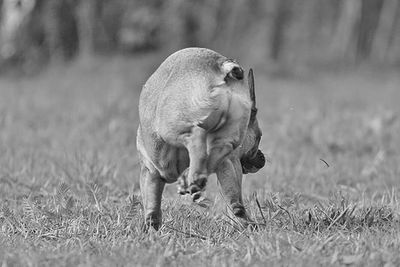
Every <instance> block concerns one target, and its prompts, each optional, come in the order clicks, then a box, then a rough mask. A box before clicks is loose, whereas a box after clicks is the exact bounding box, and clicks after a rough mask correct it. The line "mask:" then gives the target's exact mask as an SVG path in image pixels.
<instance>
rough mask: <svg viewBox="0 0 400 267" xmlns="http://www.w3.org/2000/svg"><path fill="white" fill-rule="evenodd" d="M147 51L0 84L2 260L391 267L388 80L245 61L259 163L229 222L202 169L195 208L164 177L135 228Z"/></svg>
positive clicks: (394, 188)
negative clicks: (162, 188)
mask: <svg viewBox="0 0 400 267" xmlns="http://www.w3.org/2000/svg"><path fill="white" fill-rule="evenodd" d="M159 62H160V60H159V58H157V57H148V56H147V57H145V56H143V57H136V58H131V59H124V58H119V57H115V58H98V59H94V61H93V62H91V63H85V64H83V63H72V64H70V65H68V66H54V67H52V68H51V69H49V70H47V71H45V72H44V73H42V74H41V75H39V76H35V77H26V78H16V77H3V78H0V96H1V98H0V227H1V228H0V262H1V264H2V266H55V265H57V266H71V265H76V266H78V265H79V266H83V265H85V266H114V265H137V266H140V265H143V266H153V265H157V266H161V265H167V266H168V265H171V266H186V265H192V266H200V265H201V266H248V265H256V266H257V265H258V266H265V265H266V264H269V265H273V266H280V265H283V266H320V265H334V266H335V265H357V266H383V265H384V266H398V265H400V255H399V253H398V252H399V250H400V223H399V222H400V221H399V219H400V218H399V212H400V202H399V201H400V200H399V196H400V194H399V192H400V190H399V188H400V187H399V183H400V167H399V164H398V163H399V162H400V135H399V132H400V118H399V114H400V108H399V104H398V102H399V99H400V90H399V89H400V76H399V75H398V72H395V71H391V70H382V69H380V70H374V69H371V68H368V69H362V70H358V71H354V70H353V71H348V72H344V71H342V72H335V74H332V73H331V72H327V71H318V72H312V71H309V72H307V73H301V74H296V73H292V74H286V75H272V74H268V73H269V72H268V71H266V70H265V69H263V68H262V66H260V67H258V68H257V67H256V68H255V75H256V93H257V101H258V102H257V103H258V108H259V115H258V116H259V117H258V118H259V121H260V126H261V128H262V130H263V138H262V142H261V149H262V150H263V151H264V153H265V154H266V156H267V159H268V162H267V164H266V166H265V167H264V168H263V169H262V170H261V171H260V172H258V173H257V174H253V175H248V176H246V177H245V180H244V185H243V187H244V198H245V203H246V207H247V209H248V211H249V213H250V215H251V217H252V218H253V219H254V221H255V225H254V226H253V227H250V228H247V229H244V228H243V227H242V226H241V225H240V224H239V223H238V222H237V221H236V220H235V219H234V217H232V215H231V214H230V211H229V210H227V209H226V205H225V203H224V199H223V197H221V195H220V193H219V190H218V188H217V187H216V186H215V185H216V181H215V180H216V179H215V177H211V178H210V181H209V184H208V188H207V196H208V198H209V200H208V201H205V202H204V203H202V205H198V204H192V203H190V201H189V200H188V199H187V198H183V197H180V196H179V195H178V194H177V193H176V185H171V186H168V188H167V190H166V192H165V194H164V200H163V206H162V209H163V215H164V219H163V223H164V224H163V227H162V228H161V229H160V231H158V232H154V231H149V232H147V233H146V232H144V231H143V229H142V227H143V218H142V216H143V214H142V212H143V211H142V207H141V203H140V190H139V183H138V178H139V177H138V173H139V171H138V167H139V166H138V159H137V155H136V147H135V136H136V128H137V123H138V113H137V103H138V97H139V92H140V89H141V85H142V84H143V83H144V81H145V80H146V79H147V78H148V76H149V75H150V74H151V73H152V72H153V71H154V70H155V68H156V66H157V65H158V64H159Z"/></svg>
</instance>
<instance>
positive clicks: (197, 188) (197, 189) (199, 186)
mask: <svg viewBox="0 0 400 267" xmlns="http://www.w3.org/2000/svg"><path fill="white" fill-rule="evenodd" d="M206 184H207V176H206V175H199V176H198V177H196V179H195V180H194V181H193V182H192V183H191V184H190V185H189V188H188V192H189V194H190V195H192V199H193V201H196V200H198V199H199V198H200V197H201V195H202V192H203V191H204V190H205V188H206Z"/></svg>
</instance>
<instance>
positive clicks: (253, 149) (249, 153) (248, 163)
mask: <svg viewBox="0 0 400 267" xmlns="http://www.w3.org/2000/svg"><path fill="white" fill-rule="evenodd" d="M248 83H249V90H250V98H251V101H252V106H251V115H250V120H249V125H248V129H247V134H246V137H245V139H244V141H243V150H242V156H241V158H240V163H241V164H242V171H243V173H244V174H246V173H254V172H257V171H258V170H259V169H261V168H262V167H264V165H265V157H264V154H263V153H262V152H261V150H260V149H259V148H258V146H259V144H260V140H261V136H262V132H261V129H260V127H259V126H258V121H257V107H256V94H255V89H254V76H253V70H252V69H250V71H249V75H248Z"/></svg>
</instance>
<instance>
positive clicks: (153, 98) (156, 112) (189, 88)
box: [139, 48, 227, 134]
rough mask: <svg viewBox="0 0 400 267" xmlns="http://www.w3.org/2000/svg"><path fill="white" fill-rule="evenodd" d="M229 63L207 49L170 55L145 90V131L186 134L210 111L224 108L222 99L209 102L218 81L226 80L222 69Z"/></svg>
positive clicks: (142, 99) (142, 102)
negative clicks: (222, 65)
mask: <svg viewBox="0 0 400 267" xmlns="http://www.w3.org/2000/svg"><path fill="white" fill-rule="evenodd" d="M226 60H227V58H226V57H224V56H222V55H220V54H218V53H217V52H214V51H212V50H210V49H206V48H186V49H182V50H179V51H177V52H175V53H174V54H172V55H170V56H169V57H168V58H167V59H166V60H165V61H164V62H163V63H162V64H161V65H160V66H159V67H158V69H157V70H156V71H155V72H154V73H153V75H152V76H151V77H150V78H149V79H148V81H147V82H146V84H145V85H144V87H143V89H142V92H141V96H140V101H139V116H140V121H141V124H142V127H143V128H146V130H150V131H154V132H158V133H162V132H163V130H164V131H166V130H169V129H170V128H173V129H176V130H179V131H186V130H188V128H190V127H191V126H192V124H193V122H194V121H196V120H201V118H202V117H204V116H206V115H207V113H208V112H209V110H212V109H215V108H218V106H221V103H220V100H219V99H215V101H212V102H210V99H211V98H210V90H211V88H212V86H214V85H215V83H216V82H217V81H216V78H215V77H220V79H221V80H222V79H223V73H222V72H221V70H220V66H221V64H222V63H223V62H224V61H226ZM172 124H173V125H172ZM163 128H165V129H163ZM174 134H179V133H177V132H176V133H174Z"/></svg>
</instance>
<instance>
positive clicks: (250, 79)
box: [247, 69, 256, 108]
mask: <svg viewBox="0 0 400 267" xmlns="http://www.w3.org/2000/svg"><path fill="white" fill-rule="evenodd" d="M247 80H248V83H249V91H250V99H251V102H252V108H256V91H255V86H254V75H253V69H250V70H249V74H248V76H247Z"/></svg>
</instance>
